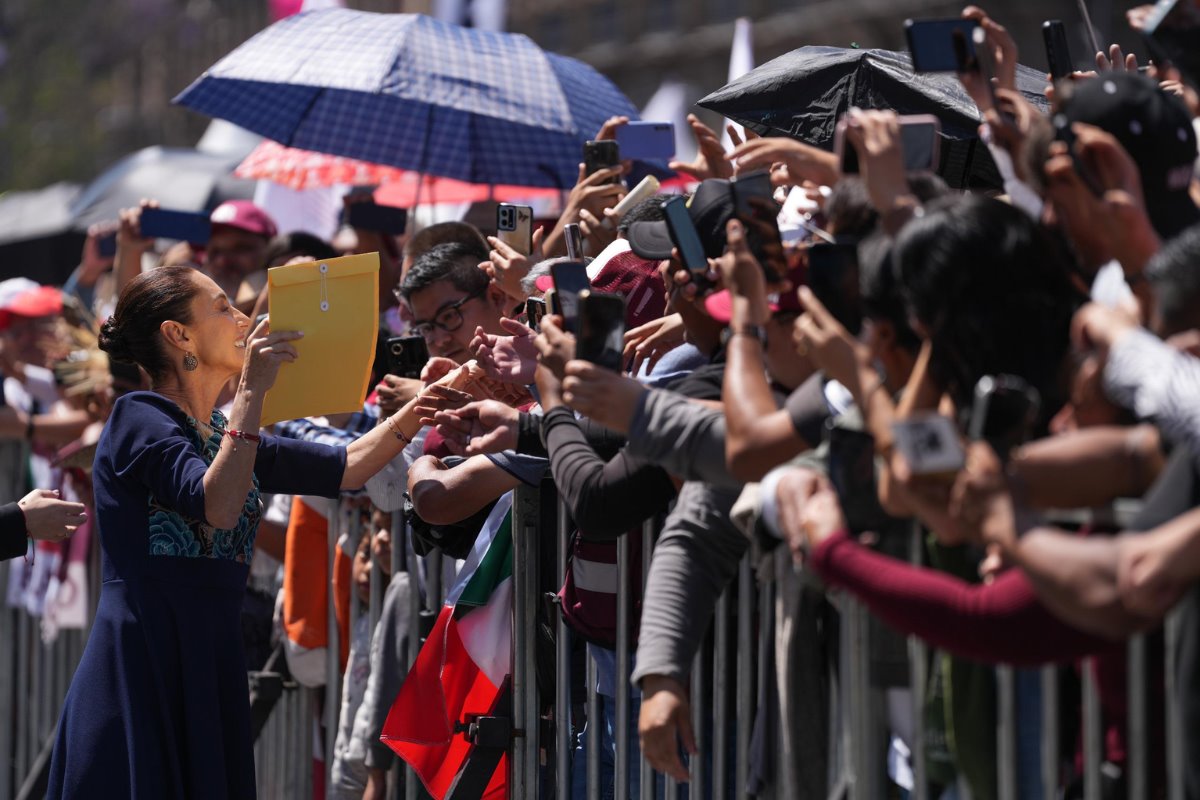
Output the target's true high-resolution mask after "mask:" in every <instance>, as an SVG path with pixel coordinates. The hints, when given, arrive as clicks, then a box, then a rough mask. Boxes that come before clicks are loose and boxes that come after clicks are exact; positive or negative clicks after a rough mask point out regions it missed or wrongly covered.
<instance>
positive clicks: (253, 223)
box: [208, 200, 278, 239]
mask: <svg viewBox="0 0 1200 800" xmlns="http://www.w3.org/2000/svg"><path fill="white" fill-rule="evenodd" d="M208 219H209V221H210V222H211V223H212V224H213V225H214V226H217V225H223V226H225V227H226V228H237V229H238V230H240V231H246V232H247V233H253V234H257V235H258V236H265V237H267V238H268V239H270V238H272V237H274V236H275V233H276V232H277V230H278V229H277V228H276V227H275V220H273V219H271V216H270V215H269V214H268V213H267V212H266V211H263V210H262V209H261V208H259V207H258V206H256V205H254V203H251V202H250V201H249V200H226V201H225V202H224V203H221V205H219V206H217V207H216V208H214V209H213V212H212V216H210V217H209V218H208Z"/></svg>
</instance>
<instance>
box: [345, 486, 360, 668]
mask: <svg viewBox="0 0 1200 800" xmlns="http://www.w3.org/2000/svg"><path fill="white" fill-rule="evenodd" d="M347 506H348V510H347V513H348V514H349V517H348V519H347V522H346V552H347V553H348V554H349V556H350V580H349V581H348V582H347V584H348V585H347V588H348V590H349V593H350V597H349V599H348V601H347V609H348V611H347V614H348V616H349V619H350V624H349V625H348V626H347V629H346V632H347V633H348V634H349V637H350V641H349V642H348V643H347V646H349V647H353V646H354V637H355V635H357V631H358V619H359V617H360V616H362V608H361V606H360V604H359V602H358V587H357V586H355V584H354V565H355V563H356V562H357V561H358V548H359V546H360V545H361V544H362V535H363V524H362V513H361V512H360V511H359V508H358V506H357V505H355V504H347ZM347 669H349V665H347Z"/></svg>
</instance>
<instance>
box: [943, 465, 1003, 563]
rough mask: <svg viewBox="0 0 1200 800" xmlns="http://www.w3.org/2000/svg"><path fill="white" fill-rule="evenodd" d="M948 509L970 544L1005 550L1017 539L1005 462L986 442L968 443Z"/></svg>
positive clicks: (958, 528)
mask: <svg viewBox="0 0 1200 800" xmlns="http://www.w3.org/2000/svg"><path fill="white" fill-rule="evenodd" d="M949 512H950V517H951V518H952V519H953V520H954V522H955V525H956V527H957V530H958V531H959V533H960V534H961V535H963V536H965V537H966V538H967V540H968V541H970V542H972V543H975V544H986V545H995V546H997V547H999V548H1000V550H1001V552H1008V551H1009V550H1010V549H1011V548H1012V546H1013V544H1014V543H1015V542H1016V538H1017V527H1016V526H1017V523H1016V519H1017V517H1016V511H1015V506H1014V503H1013V497H1012V492H1011V491H1010V489H1009V485H1008V480H1007V478H1006V477H1005V474H1004V464H1003V463H1002V462H1001V461H1000V457H999V456H998V455H996V451H995V450H993V449H992V446H991V445H990V444H988V443H987V442H970V443H969V444H968V445H967V458H966V467H965V468H964V469H962V470H961V471H959V473H958V476H957V477H956V479H955V481H954V487H953V489H951V492H950V505H949Z"/></svg>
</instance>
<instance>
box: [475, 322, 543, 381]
mask: <svg viewBox="0 0 1200 800" xmlns="http://www.w3.org/2000/svg"><path fill="white" fill-rule="evenodd" d="M500 326H501V327H502V328H504V330H506V331H508V332H509V333H510V334H512V335H511V336H496V335H494V334H490V333H487V332H486V331H484V329H483V328H476V329H475V338H474V339H472V340H471V352H472V353H474V354H475V359H476V360H477V361H478V362H479V366H480V367H481V368H482V369H483V372H484V374H485V375H487V376H488V377H489V378H491V379H492V380H495V381H500V382H501V383H515V384H519V385H521V386H528V385H529V384H531V383H533V373H534V371H535V370H536V369H537V357H538V350H537V346H536V345H535V344H534V340H535V339H536V338H537V332H536V331H534V330H533V329H532V328H528V327H526V326H524V325H522V324H521V323H520V322H517V321H516V320H514V319H502V320H500Z"/></svg>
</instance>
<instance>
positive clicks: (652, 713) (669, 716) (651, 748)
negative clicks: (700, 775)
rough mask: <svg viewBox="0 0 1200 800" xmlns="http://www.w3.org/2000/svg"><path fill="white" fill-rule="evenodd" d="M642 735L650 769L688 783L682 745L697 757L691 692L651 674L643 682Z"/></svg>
mask: <svg viewBox="0 0 1200 800" xmlns="http://www.w3.org/2000/svg"><path fill="white" fill-rule="evenodd" d="M638 736H639V738H640V739H641V744H642V753H643V754H644V755H645V756H646V761H648V762H649V763H650V766H652V767H654V768H655V769H656V770H658V771H659V772H662V773H664V774H666V775H669V776H671V777H672V778H674V779H675V780H677V781H682V782H686V781H687V780H688V771H687V768H686V767H685V766H684V765H683V762H682V761H681V760H680V758H679V745H680V742H682V743H683V748H684V749H685V750H686V751H687V752H688V753H689V754H691V755H695V754H696V735H695V733H693V732H692V707H691V704H690V703H689V702H688V693H687V689H686V688H685V687H684V686H683V684H681V683H680V682H679V681H677V680H675V679H674V678H668V677H666V676H665V675H647V676H646V677H645V678H643V679H642V710H641V712H640V713H639V714H638Z"/></svg>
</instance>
